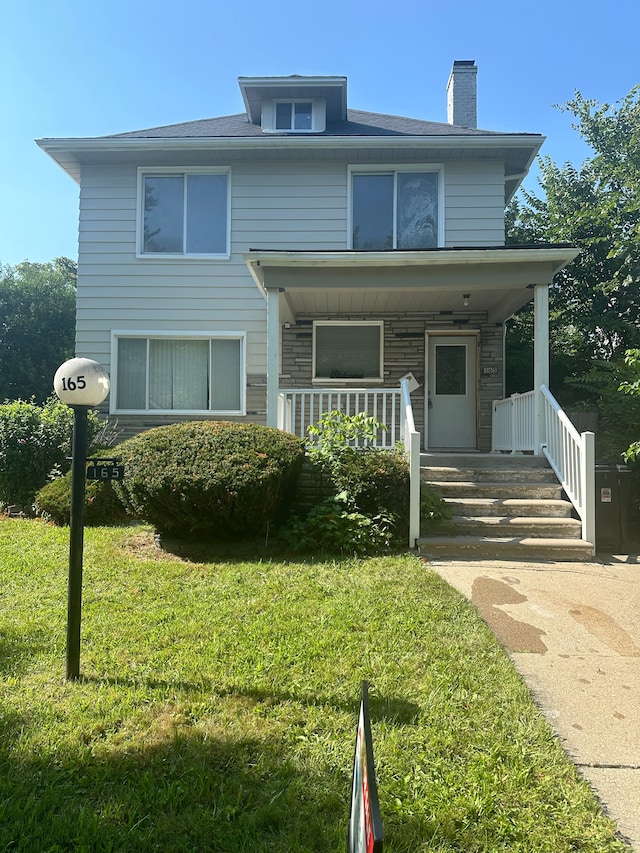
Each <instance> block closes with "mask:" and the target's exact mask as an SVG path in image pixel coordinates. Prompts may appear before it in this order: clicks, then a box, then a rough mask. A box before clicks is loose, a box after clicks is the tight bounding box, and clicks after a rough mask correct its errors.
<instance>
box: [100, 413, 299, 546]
mask: <svg viewBox="0 0 640 853" xmlns="http://www.w3.org/2000/svg"><path fill="white" fill-rule="evenodd" d="M118 455H119V456H121V457H122V461H123V464H124V466H125V477H124V480H123V481H122V482H120V483H117V484H116V485H115V488H116V491H117V492H118V495H119V496H120V498H121V500H123V502H124V504H125V505H126V507H127V509H128V510H129V511H130V512H131V513H132V514H133V515H136V516H138V517H140V518H143V519H145V520H146V521H148V522H149V523H151V524H153V525H154V527H155V528H156V529H157V530H158V531H159V532H160V533H161V534H163V535H165V536H169V537H176V538H184V537H185V536H189V537H195V538H199V539H208V540H222V541H224V540H228V539H230V538H234V537H238V536H240V537H249V536H254V535H256V534H258V533H262V532H264V531H265V529H266V528H267V525H268V524H269V522H271V521H278V520H280V519H281V518H282V517H283V516H284V514H285V512H286V509H287V505H288V501H289V500H290V499H291V496H292V495H293V487H294V485H295V480H296V478H297V475H298V472H299V470H300V467H301V466H302V460H303V458H304V446H303V443H302V442H301V441H300V439H298V438H296V437H295V436H292V435H289V434H288V433H284V432H281V431H280V430H277V429H272V428H270V427H265V426H260V425H259V424H244V423H242V424H239V423H229V422H226V421H194V422H189V423H182V424H172V425H170V426H163V427H156V428H155V429H151V430H148V431H147V432H144V433H140V434H139V435H136V436H134V437H133V438H130V439H129V440H128V441H125V442H123V443H122V444H120V445H119V446H118Z"/></svg>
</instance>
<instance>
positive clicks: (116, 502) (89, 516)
mask: <svg viewBox="0 0 640 853" xmlns="http://www.w3.org/2000/svg"><path fill="white" fill-rule="evenodd" d="M85 494H86V498H85V510H84V523H85V524H86V525H87V526H88V527H96V526H99V525H103V524H105V525H106V524H122V523H123V522H124V521H126V519H127V518H128V517H129V515H128V513H127V511H126V509H125V508H124V506H123V505H122V503H121V501H120V498H119V497H118V496H117V494H116V493H115V491H114V490H113V487H112V485H111V483H110V482H104V483H101V482H88V483H87V485H86V493H85ZM34 509H35V511H36V515H39V516H40V517H42V518H44V519H46V520H47V521H53V522H54V524H59V525H64V524H69V519H70V517H71V471H68V472H67V473H66V474H65V475H64V477H57V478H56V479H55V480H52V481H51V482H50V483H47V485H46V486H43V487H42V488H41V489H40V491H39V492H37V494H36V498H35V504H34Z"/></svg>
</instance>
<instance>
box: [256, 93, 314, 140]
mask: <svg viewBox="0 0 640 853" xmlns="http://www.w3.org/2000/svg"><path fill="white" fill-rule="evenodd" d="M278 104H291V105H292V110H291V116H292V118H294V116H295V104H311V127H306V128H295V127H289V128H283V127H279V128H277V127H276V109H277V105H278ZM326 113H327V103H326V100H325V99H324V98H303V97H298V98H274V99H273V100H268V101H264V102H263V104H262V131H263V132H264V133H282V134H288V133H291V134H294V133H296V134H298V133H299V134H305V133H322V132H323V131H324V130H325V129H326V121H327V115H326Z"/></svg>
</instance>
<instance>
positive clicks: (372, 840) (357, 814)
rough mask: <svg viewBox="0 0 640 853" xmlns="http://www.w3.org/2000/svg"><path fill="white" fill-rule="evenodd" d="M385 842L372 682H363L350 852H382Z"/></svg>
mask: <svg viewBox="0 0 640 853" xmlns="http://www.w3.org/2000/svg"><path fill="white" fill-rule="evenodd" d="M382 841H383V836H382V817H381V815H380V804H379V802H378V786H377V784H376V774H375V770H374V766H373V741H372V739H371V722H370V719H369V685H368V683H367V682H366V681H363V682H362V699H361V701H360V716H359V718H358V734H357V737H356V752H355V758H354V762H353V783H352V786H351V809H350V812H349V834H348V837H347V853H382Z"/></svg>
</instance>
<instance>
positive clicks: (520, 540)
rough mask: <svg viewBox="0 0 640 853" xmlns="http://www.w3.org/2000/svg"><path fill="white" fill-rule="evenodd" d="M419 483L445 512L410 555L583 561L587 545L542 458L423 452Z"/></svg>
mask: <svg viewBox="0 0 640 853" xmlns="http://www.w3.org/2000/svg"><path fill="white" fill-rule="evenodd" d="M421 468H422V474H421V477H422V482H423V483H425V484H426V485H428V486H429V487H430V488H431V489H432V490H433V491H434V492H436V493H437V494H439V495H441V496H442V498H443V499H444V500H445V502H446V503H447V505H448V506H449V507H450V509H451V510H452V512H453V517H452V518H451V519H450V520H449V521H447V522H441V523H439V524H438V525H436V526H434V527H432V530H429V525H428V522H423V524H422V536H421V537H420V539H419V540H418V552H419V553H420V554H423V555H424V556H427V557H429V556H431V557H434V558H445V559H455V558H456V557H457V558H463V559H474V558H475V559H500V558H501V557H504V558H507V559H521V560H529V559H531V560H560V561H583V560H590V559H592V554H591V551H592V548H591V546H590V544H589V543H588V542H584V541H583V540H582V539H581V538H580V535H581V523H580V521H579V520H578V519H576V518H574V517H573V507H572V506H571V503H570V502H569V501H567V500H566V499H564V496H563V493H562V487H561V485H560V484H559V483H558V480H557V478H556V476H555V474H554V472H553V471H552V470H551V468H550V467H549V465H548V463H547V461H546V459H544V457H539V456H516V455H513V456H511V455H505V454H480V453H460V454H444V453H423V454H422V457H421Z"/></svg>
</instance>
